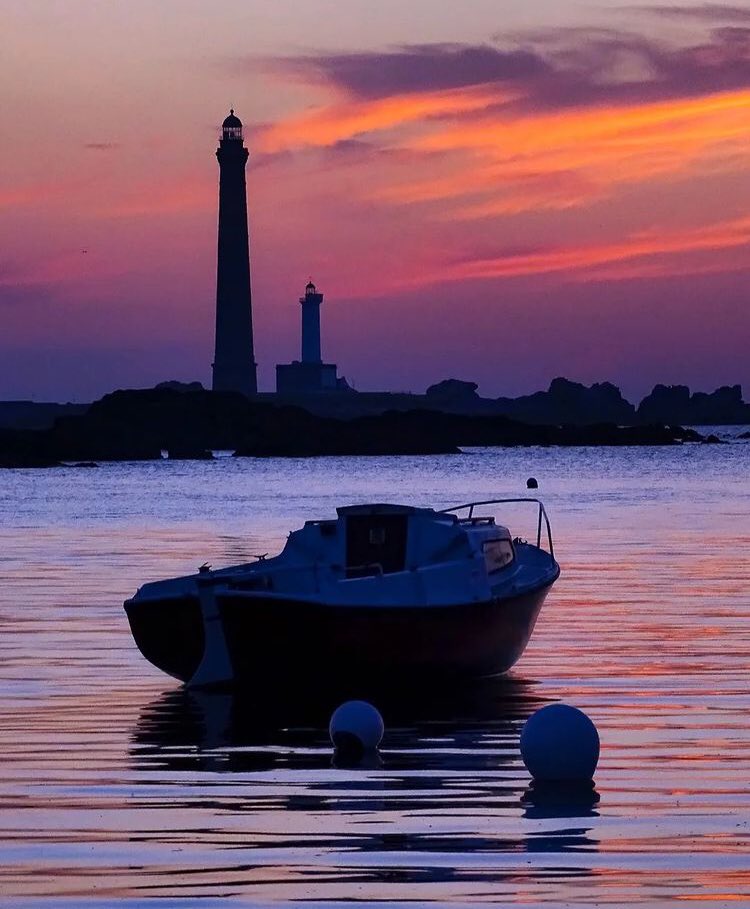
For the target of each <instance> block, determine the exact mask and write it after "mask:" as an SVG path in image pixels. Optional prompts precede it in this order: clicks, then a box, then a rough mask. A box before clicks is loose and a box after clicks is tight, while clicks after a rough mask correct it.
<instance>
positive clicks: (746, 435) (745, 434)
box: [737, 432, 750, 439]
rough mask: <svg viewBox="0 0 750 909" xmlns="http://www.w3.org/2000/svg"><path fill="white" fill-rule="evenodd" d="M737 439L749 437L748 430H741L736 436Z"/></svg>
mask: <svg viewBox="0 0 750 909" xmlns="http://www.w3.org/2000/svg"><path fill="white" fill-rule="evenodd" d="M737 438H738V439H750V432H741V433H740V434H739V435H738V436H737Z"/></svg>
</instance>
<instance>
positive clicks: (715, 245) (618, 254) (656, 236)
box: [442, 217, 750, 280]
mask: <svg viewBox="0 0 750 909" xmlns="http://www.w3.org/2000/svg"><path fill="white" fill-rule="evenodd" d="M742 246H750V217H746V218H737V219H735V220H732V221H726V222H724V223H721V224H714V225H710V226H708V227H699V228H694V229H689V230H681V231H673V232H671V233H668V232H663V231H660V230H648V231H641V232H639V233H636V234H634V235H633V236H631V237H629V238H627V239H625V240H623V241H621V242H619V243H607V244H601V245H590V246H581V247H564V248H560V249H551V250H542V251H540V252H532V253H521V254H510V255H500V256H498V257H495V258H482V259H475V260H472V261H467V262H461V263H458V264H455V265H452V266H449V267H448V268H447V269H443V271H442V278H443V279H454V280H461V279H466V278H475V279H476V278H510V277H519V276H522V275H541V274H549V273H552V272H579V271H585V270H590V269H593V268H597V267H599V266H608V265H614V264H621V263H626V262H634V261H636V260H650V259H651V258H652V257H655V256H670V255H676V254H684V253H701V252H715V251H719V250H727V249H736V248H739V247H742ZM698 267H699V268H700V267H701V266H700V265H699V266H698ZM652 269H653V265H652V264H650V263H648V261H647V262H646V264H645V267H644V270H643V274H644V275H649V274H653V270H652ZM680 270H681V271H683V272H684V271H685V269H684V268H681V269H680ZM687 270H688V271H689V269H687ZM670 273H674V269H672V270H671V271H670V270H667V269H665V270H664V271H663V272H661V274H670ZM620 275H621V276H622V277H629V278H632V277H637V276H638V271H637V269H633V270H632V271H629V272H627V273H625V272H620ZM609 276H610V277H614V276H615V272H614V271H611V272H610V273H609Z"/></svg>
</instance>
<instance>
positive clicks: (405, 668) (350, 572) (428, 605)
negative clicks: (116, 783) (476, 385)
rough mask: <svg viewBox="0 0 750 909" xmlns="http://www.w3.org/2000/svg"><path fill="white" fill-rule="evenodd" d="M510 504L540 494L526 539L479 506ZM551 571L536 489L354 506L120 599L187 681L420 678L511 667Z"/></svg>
mask: <svg viewBox="0 0 750 909" xmlns="http://www.w3.org/2000/svg"><path fill="white" fill-rule="evenodd" d="M515 502H531V503H535V504H536V507H537V509H538V516H537V525H536V541H535V542H534V543H529V542H526V541H525V540H522V539H520V538H519V537H516V538H515V539H514V538H512V536H511V533H510V531H509V530H508V528H507V527H505V526H504V525H502V524H499V523H498V522H497V521H496V519H495V516H494V514H493V513H487V509H488V508H489V507H491V506H495V507H499V506H502V505H506V504H509V503H515ZM543 529H545V530H546V539H547V549H544V548H543V547H542V531H543ZM559 573H560V569H559V566H558V564H557V562H556V561H555V558H554V551H553V546H552V534H551V530H550V525H549V520H548V518H547V514H546V512H545V510H544V506H543V505H542V503H541V502H540V501H539V500H537V499H497V500H491V501H487V502H472V503H467V504H466V505H461V506H457V507H455V508H450V509H446V510H444V511H435V510H433V509H431V508H415V507H412V506H405V505H384V504H374V505H352V506H348V507H345V508H339V509H338V511H337V518H336V519H331V520H321V521H308V522H306V523H305V525H304V527H302V528H301V529H300V530H296V531H293V532H292V533H290V535H289V538H288V539H287V542H286V545H285V546H284V549H283V550H282V552H281V553H280V554H279V555H278V556H276V557H274V558H270V559H260V560H258V561H255V562H252V563H248V564H244V565H237V566H233V567H231V568H225V569H221V570H218V571H211V570H208V569H206V568H204V569H202V570H200V571H199V572H198V573H197V574H194V575H190V576H187V577H183V578H174V579H171V580H166V581H157V582H154V583H150V584H145V585H144V586H143V587H141V588H140V589H139V590H138V591H137V593H136V594H135V596H134V597H132V599H130V600H127V601H126V603H125V610H126V612H127V615H128V619H129V621H130V627H131V630H132V632H133V636H134V638H135V641H136V643H137V645H138V647H139V648H140V650H141V652H142V653H143V655H144V656H145V657H146V658H147V659H148V660H150V661H151V662H152V663H153V664H154V665H155V666H157V667H159V668H160V669H162V670H163V671H164V672H166V673H168V674H170V675H172V676H175V677H176V678H178V679H180V680H181V681H183V682H185V683H186V684H188V685H189V686H195V687H199V686H210V685H237V684H239V685H245V684H250V685H252V684H257V683H259V682H267V683H275V684H283V685H287V684H288V685H292V684H302V685H318V686H323V685H326V686H331V685H332V686H334V687H336V686H341V688H342V690H344V689H348V690H351V688H352V686H353V685H356V684H367V685H368V686H373V685H378V684H383V685H392V684H394V683H398V682H400V681H403V680H409V679H411V680H416V681H419V682H422V683H428V684H429V682H430V681H431V680H436V681H447V680H450V679H469V678H478V677H482V676H489V675H496V674H499V673H502V672H505V671H506V670H507V669H509V668H510V667H511V666H512V665H513V664H514V663H515V662H516V661H517V660H518V658H519V657H520V656H521V654H522V653H523V651H524V649H525V647H526V644H527V643H528V641H529V638H530V636H531V633H532V631H533V628H534V624H535V622H536V619H537V616H538V614H539V610H540V609H541V607H542V604H543V602H544V599H545V597H546V595H547V593H548V591H549V589H550V587H551V585H552V584H553V583H554V582H555V580H556V579H557V577H558V575H559Z"/></svg>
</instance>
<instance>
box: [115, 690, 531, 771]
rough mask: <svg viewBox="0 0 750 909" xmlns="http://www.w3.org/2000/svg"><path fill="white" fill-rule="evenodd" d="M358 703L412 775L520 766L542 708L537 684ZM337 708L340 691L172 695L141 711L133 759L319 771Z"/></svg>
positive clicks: (376, 695) (380, 693)
mask: <svg viewBox="0 0 750 909" xmlns="http://www.w3.org/2000/svg"><path fill="white" fill-rule="evenodd" d="M356 696H358V697H360V698H362V699H369V700H371V701H372V703H374V704H375V705H376V706H377V707H378V709H379V710H380V712H381V713H382V715H383V718H384V720H385V724H386V738H385V740H384V749H385V750H384V754H386V755H387V757H386V765H387V766H388V768H395V767H398V768H409V769H426V768H429V767H434V766H446V767H447V766H450V767H452V768H454V769H456V768H463V767H485V766H488V765H489V764H492V765H494V766H497V765H498V761H500V763H506V764H507V762H508V760H510V759H512V760H513V761H514V762H515V763H519V762H520V758H519V756H518V748H517V741H518V735H519V732H520V729H521V726H522V725H523V723H524V722H525V720H526V719H527V718H528V717H529V716H530V715H531V713H533V712H534V711H535V710H537V709H539V708H540V707H542V706H544V703H545V701H543V700H542V699H541V698H540V697H539V695H538V694H537V693H536V690H535V685H534V683H533V682H530V681H528V680H526V679H520V678H516V677H513V676H498V677H495V678H489V679H481V680H476V681H474V682H467V683H464V684H463V685H461V686H456V685H451V686H444V687H436V686H434V685H433V686H431V687H430V688H429V689H420V688H417V687H413V688H412V689H411V690H409V691H401V690H397V689H383V688H382V687H380V686H379V687H378V688H377V689H373V691H368V690H367V689H366V687H365V688H362V687H360V688H359V689H358V690H357V692H356ZM339 703H340V699H339V698H338V697H337V694H336V690H335V689H325V688H323V689H320V690H317V691H315V692H314V693H312V694H308V695H307V696H305V694H304V693H300V695H299V696H297V697H295V698H292V697H291V696H290V695H289V694H288V693H287V692H286V691H284V692H282V693H281V694H280V695H278V696H274V695H273V694H272V693H271V692H268V693H266V694H264V695H263V696H261V695H259V694H258V693H257V692H249V691H247V690H245V689H222V690H211V689H208V690H201V689H198V690H196V689H186V688H178V689H175V690H172V691H169V692H166V693H165V694H163V695H162V696H160V697H159V698H158V699H157V700H155V701H153V702H152V703H151V704H149V705H148V706H147V707H146V708H145V709H144V710H143V713H142V715H141V718H140V721H139V723H138V726H137V728H136V730H135V733H134V737H133V751H132V754H133V757H134V759H136V760H137V761H140V760H142V759H148V762H149V764H151V765H152V766H153V764H154V762H156V763H157V764H162V762H163V766H169V767H171V768H172V769H179V768H180V767H184V766H185V765H184V764H183V761H188V762H189V763H190V762H192V763H194V762H195V761H199V760H201V758H202V757H205V758H209V759H210V761H211V762H212V766H213V769H215V770H228V771H231V770H233V769H244V770H248V769H252V768H253V766H255V767H256V768H257V769H270V768H272V767H285V766H297V767H325V766H329V765H330V750H331V744H330V741H329V738H328V721H329V719H330V716H331V713H332V712H333V711H334V710H335V708H336V707H337V706H338V705H339ZM222 749H230V750H229V751H227V752H226V753H225V752H223V751H222ZM225 758H226V759H227V760H228V763H227V762H226V761H225V760H224V759H225ZM175 762H177V763H175Z"/></svg>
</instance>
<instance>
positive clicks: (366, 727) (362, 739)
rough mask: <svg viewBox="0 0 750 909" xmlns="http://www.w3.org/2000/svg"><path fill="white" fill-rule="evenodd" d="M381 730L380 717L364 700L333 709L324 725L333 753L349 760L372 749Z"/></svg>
mask: <svg viewBox="0 0 750 909" xmlns="http://www.w3.org/2000/svg"><path fill="white" fill-rule="evenodd" d="M384 731H385V726H384V725H383V717H382V716H381V715H380V713H379V712H378V710H377V709H376V708H375V707H373V706H372V704H368V703H367V701H347V702H346V703H345V704H342V705H341V706H340V707H337V708H336V710H334V712H333V716H332V717H331V722H330V723H329V724H328V734H329V735H330V736H331V741H332V742H333V747H334V748H335V749H336V754H337V755H339V756H340V757H341V758H343V759H344V760H346V761H349V762H352V763H356V762H357V761H359V760H361V759H362V757H364V756H365V755H366V754H373V753H374V752H376V751H377V748H378V745H379V744H380V742H381V741H382V739H383V733H384Z"/></svg>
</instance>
